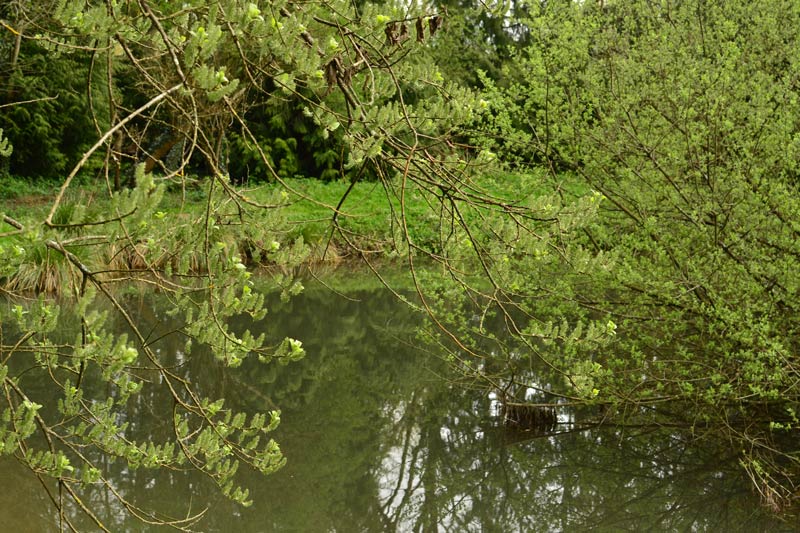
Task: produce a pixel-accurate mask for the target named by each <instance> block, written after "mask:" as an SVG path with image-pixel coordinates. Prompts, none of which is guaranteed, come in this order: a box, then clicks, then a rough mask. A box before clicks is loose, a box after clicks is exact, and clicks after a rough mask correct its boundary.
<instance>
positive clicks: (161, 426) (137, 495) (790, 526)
mask: <svg viewBox="0 0 800 533" xmlns="http://www.w3.org/2000/svg"><path fill="white" fill-rule="evenodd" d="M125 301H126V305H128V306H129V308H130V310H131V311H132V312H135V313H136V315H137V316H139V317H140V318H141V319H143V320H145V321H148V322H149V323H150V324H151V325H152V330H151V331H150V334H151V335H153V338H155V337H156V336H158V335H160V334H161V333H162V332H164V331H168V330H169V329H170V328H171V327H173V326H174V324H173V323H172V319H171V318H170V317H168V316H167V315H166V313H165V309H164V308H163V307H162V306H161V305H160V304H159V303H158V298H157V297H156V296H154V295H143V296H130V297H128V298H126V300H125ZM420 320H422V317H420V316H417V315H415V314H413V313H412V312H411V311H409V309H408V308H407V307H405V306H404V305H403V304H401V303H399V302H397V300H396V299H395V298H394V297H393V296H392V295H391V294H389V293H388V291H385V290H383V291H382V290H378V289H370V290H349V291H348V292H347V294H346V295H337V294H334V293H332V292H331V291H328V290H326V289H324V288H322V287H319V286H314V285H313V284H312V285H310V286H309V288H308V289H307V290H306V292H305V293H304V294H302V295H301V296H298V297H296V298H294V299H292V300H291V301H289V302H287V303H282V302H280V301H278V300H277V299H276V300H275V301H273V302H271V304H270V313H269V314H268V315H267V317H266V319H265V320H264V321H263V322H262V323H260V324H259V326H258V329H259V330H261V331H265V332H266V333H267V334H268V338H271V339H276V340H277V339H280V338H281V337H282V336H285V335H288V336H291V337H295V338H298V339H301V340H302V341H303V343H304V346H305V347H306V351H307V353H308V355H307V357H306V358H305V359H304V360H302V361H300V362H297V363H292V364H290V365H278V364H269V365H264V364H260V363H258V362H256V361H252V362H250V361H248V362H246V363H245V364H244V365H243V366H242V367H241V368H239V369H236V370H233V371H223V370H222V369H221V368H220V367H219V366H218V365H217V364H215V363H214V362H213V360H212V359H211V357H210V356H209V355H208V354H206V353H203V352H202V350H201V349H199V348H197V347H195V348H194V349H193V350H192V352H191V353H190V354H186V353H183V350H184V340H183V339H179V338H176V337H167V338H165V339H164V340H162V341H160V342H159V344H158V349H159V350H160V353H161V354H162V355H163V356H164V357H165V358H167V359H168V360H170V359H171V360H173V361H174V362H176V363H183V364H184V365H185V371H186V373H187V376H189V378H190V379H191V380H192V382H193V383H195V384H196V386H198V387H199V388H200V389H201V390H202V391H203V393H204V394H207V395H209V396H212V395H219V396H224V397H225V398H226V402H227V403H226V406H228V407H233V408H235V409H243V410H248V411H256V410H270V409H275V408H280V409H281V410H282V417H281V418H282V423H281V425H280V427H279V428H278V429H277V430H276V432H275V433H274V438H275V439H276V440H277V441H278V442H279V443H280V445H281V448H282V450H283V451H284V454H285V455H286V457H287V459H288V462H287V465H286V466H285V467H284V468H283V469H282V470H280V471H278V472H277V473H275V474H273V475H271V476H267V477H261V476H259V475H256V474H254V473H252V472H242V480H243V482H244V484H245V485H246V486H248V487H249V488H250V489H251V496H252V497H253V499H254V504H253V506H252V507H250V508H242V507H239V506H236V505H234V504H232V503H230V502H228V501H227V500H226V499H225V498H224V497H222V496H220V495H219V494H218V493H217V492H216V489H215V488H214V487H213V486H212V485H211V484H210V483H208V481H207V480H206V479H204V478H203V477H202V476H200V475H197V474H192V473H185V472H155V471H153V470H146V469H137V470H134V471H131V470H130V469H128V468H127V466H126V465H124V464H123V463H121V462H116V463H113V464H108V465H107V468H109V470H110V471H112V472H113V473H114V483H115V487H116V488H117V490H119V492H120V493H121V494H123V495H125V497H127V498H129V499H131V500H132V501H134V502H136V503H137V504H139V505H141V506H144V507H147V508H153V509H156V510H160V511H161V512H163V513H165V514H167V515H171V516H186V515H187V514H192V513H195V512H198V511H200V510H202V509H203V508H204V507H205V506H208V511H207V512H206V514H205V515H204V517H203V519H202V520H201V521H200V522H199V523H197V524H196V525H195V526H194V529H195V530H198V531H219V532H229V531H236V532H239V533H245V532H262V531H288V532H294V531H297V532H316V531H319V532H327V531H338V532H348V533H349V532H358V531H452V532H463V531H476V532H478V531H480V532H493V531H497V532H513V531H520V532H530V531H537V532H539V531H589V530H597V531H648V530H650V531H652V530H655V531H780V530H785V531H793V530H795V529H796V524H795V523H782V522H777V521H775V520H774V519H772V518H771V517H769V516H768V515H765V514H764V513H763V511H762V509H761V508H760V507H759V505H758V500H757V498H756V496H755V495H754V493H753V492H752V490H751V489H750V486H749V484H748V482H747V480H746V479H745V478H744V477H743V475H742V471H741V470H740V469H739V468H738V466H737V464H736V457H735V456H733V455H731V454H730V451H728V450H726V449H725V448H724V447H723V446H720V445H718V444H715V443H712V442H699V443H698V442H693V441H692V440H691V439H690V437H689V436H687V435H684V434H681V433H678V432H676V431H674V430H668V429H659V428H620V427H606V428H601V429H592V430H581V429H580V428H578V427H575V426H570V425H560V426H559V427H558V430H557V433H558V434H556V435H539V436H533V435H530V434H527V435H526V434H511V433H509V432H507V431H505V430H504V429H503V428H502V426H501V424H499V421H498V420H497V418H496V417H495V416H493V413H492V408H491V402H490V400H489V398H488V397H487V396H486V395H485V394H484V393H481V392H479V391H474V390H467V389H465V388H464V387H463V386H461V385H460V384H457V383H456V382H455V381H454V380H453V379H451V378H453V376H450V375H448V367H447V366H446V365H445V364H444V363H443V361H442V360H441V359H440V358H439V357H438V356H437V354H436V352H435V349H434V348H430V347H427V348H426V347H424V346H420V341H419V340H418V339H417V338H416V337H415V334H414V333H415V328H416V326H417V325H418V324H419V323H420ZM65 327H67V328H69V327H75V324H72V325H70V324H69V320H65ZM123 329H124V328H120V331H122V330H123ZM73 336H74V334H70V337H73ZM28 386H29V387H32V388H33V390H34V391H35V394H37V395H38V398H39V401H40V403H44V402H43V401H42V400H46V398H47V397H48V394H49V392H48V390H47V387H46V385H45V384H42V385H41V386H39V388H38V389H37V387H36V384H35V383H28ZM168 401H169V400H168V398H167V397H166V396H159V395H158V394H150V395H147V396H143V397H140V398H138V399H137V400H136V401H135V402H132V403H131V406H130V409H129V412H128V413H126V414H125V419H126V421H127V422H129V424H130V427H131V431H132V432H133V434H134V435H135V436H136V437H138V438H143V436H145V435H153V436H154V437H155V438H156V439H158V440H162V439H166V438H167V436H168V435H169V432H170V427H169V423H168V419H167V418H166V416H165V415H164V413H165V409H164V405H163V404H164V403H168ZM166 412H168V409H167V410H166ZM0 484H2V486H3V487H4V488H5V489H4V490H3V491H0V499H1V501H0V531H19V532H24V531H36V532H38V531H55V530H57V526H56V524H57V520H56V516H55V512H54V510H53V508H52V506H51V505H49V504H48V501H47V498H46V496H45V494H44V492H43V490H42V489H41V486H40V485H39V484H38V481H36V479H35V478H34V477H33V476H31V475H30V474H28V473H27V472H26V471H25V470H24V469H23V468H21V467H20V466H19V465H17V464H16V463H15V462H14V461H13V460H11V459H6V460H4V461H2V462H0ZM84 497H85V499H86V503H87V504H89V505H91V506H92V507H93V508H95V509H97V510H98V512H99V514H100V515H101V516H102V517H103V519H104V521H105V522H106V524H107V526H108V527H109V529H111V530H112V531H145V530H152V529H153V528H152V527H150V526H143V525H142V524H141V523H138V522H136V521H133V520H131V519H130V518H128V517H127V515H126V513H125V512H124V510H123V509H121V508H120V506H119V504H118V503H116V502H115V500H114V499H113V498H110V497H109V495H108V494H107V493H105V492H104V491H100V490H88V491H86V493H85V494H84ZM83 523H84V524H85V525H86V526H87V528H88V522H83ZM89 529H91V528H89Z"/></svg>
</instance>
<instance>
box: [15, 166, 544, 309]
mask: <svg viewBox="0 0 800 533" xmlns="http://www.w3.org/2000/svg"><path fill="white" fill-rule="evenodd" d="M543 182H544V179H543V177H541V176H539V177H535V176H534V177H532V176H525V175H502V176H485V177H483V178H482V179H481V180H480V183H475V182H471V183H464V184H461V185H462V186H463V187H464V188H463V189H462V190H456V191H455V193H449V194H454V195H458V196H459V197H458V198H452V197H451V198H446V194H445V193H444V192H441V191H440V190H438V189H433V190H425V189H422V188H421V187H420V186H419V185H402V186H401V184H400V183H389V184H387V183H382V182H357V183H354V184H351V183H347V182H343V181H331V182H322V181H319V180H314V179H290V180H285V181H284V182H282V183H273V184H263V185H257V186H232V185H229V184H225V185H224V187H222V186H220V184H219V183H217V184H215V185H214V186H212V187H209V182H208V181H195V182H193V183H192V184H191V185H189V186H178V185H175V184H169V183H161V184H160V185H159V181H158V179H157V178H156V179H155V180H154V181H153V183H152V184H151V185H148V186H147V187H150V188H149V189H147V190H140V188H137V189H135V190H126V191H122V192H120V193H114V194H113V195H109V194H108V191H106V190H105V189H104V188H101V187H96V186H95V187H80V188H76V189H74V190H69V191H68V192H67V194H66V195H65V196H64V197H63V199H61V201H60V203H59V205H58V206H57V208H56V210H55V211H54V213H53V216H52V218H51V224H50V226H48V225H46V224H45V221H46V220H47V217H48V215H49V212H50V209H51V206H52V204H53V202H54V201H55V199H56V192H55V190H53V191H52V192H50V193H47V188H46V187H43V186H36V187H31V188H30V189H26V187H25V186H24V183H22V182H20V183H22V185H19V184H17V185H16V186H15V187H13V188H11V189H9V190H13V191H14V192H15V193H14V194H13V195H10V196H11V197H9V198H5V199H3V204H2V205H3V207H2V210H1V211H2V213H0V214H2V215H4V216H6V217H8V218H7V219H6V221H5V222H4V223H3V224H2V226H0V259H3V261H4V263H5V266H4V269H3V270H2V271H0V287H2V288H3V289H4V290H6V291H11V292H45V293H59V292H61V291H64V290H65V289H68V288H69V287H72V286H74V284H75V283H76V282H80V278H81V274H80V272H79V270H80V268H78V269H76V268H75V267H76V266H77V265H78V263H77V262H76V261H79V262H80V263H81V264H83V265H85V266H86V267H87V268H88V269H89V270H91V271H92V272H99V273H101V274H99V275H102V276H105V277H106V278H107V279H117V278H119V279H122V278H125V277H126V276H128V275H132V274H139V273H142V272H147V271H151V272H156V271H158V272H160V273H166V274H167V275H172V274H180V275H188V274H198V273H202V272H204V271H205V270H206V269H207V263H206V262H207V260H206V259H205V257H206V256H207V255H208V252H209V251H210V248H218V249H219V250H220V251H221V253H223V254H224V255H225V256H226V257H227V258H228V259H230V260H235V261H234V262H235V263H237V264H242V265H244V266H245V267H247V268H258V267H266V268H277V269H279V270H281V271H283V272H286V271H287V270H288V271H292V270H294V269H296V268H298V267H299V266H300V265H320V264H329V265H335V264H338V263H341V262H351V261H355V260H361V259H363V258H367V259H370V260H372V261H381V262H384V263H385V262H394V263H398V264H404V262H405V261H407V259H408V258H409V256H414V257H418V256H425V255H436V254H439V253H440V252H441V250H442V249H443V248H444V247H445V245H446V243H447V241H448V240H452V238H453V234H454V233H455V232H457V231H458V229H459V228H458V226H459V224H461V223H463V222H465V221H466V222H470V221H476V220H477V219H479V218H480V217H483V216H485V215H486V213H488V212H489V211H491V210H492V209H494V208H495V206H493V205H491V204H488V205H472V204H470V203H469V198H468V194H469V193H470V191H480V192H481V193H482V194H485V195H487V197H488V198H493V199H496V200H497V201H498V202H499V201H502V202H505V203H509V204H513V203H522V202H525V201H527V199H528V198H529V197H530V196H535V195H540V194H541V193H542V189H543V185H542V184H543ZM6 189H8V187H6V188H5V189H4V190H6ZM456 202H461V203H463V204H464V205H466V206H467V207H468V208H466V209H463V210H462V211H459V212H454V211H453V208H452V206H453V205H454V203H456ZM126 206H128V207H126ZM131 206H133V207H131ZM100 227H102V228H103V229H102V230H100V229H99V228H100ZM62 248H63V249H62ZM65 252H69V254H72V259H70V257H68V255H67V254H65Z"/></svg>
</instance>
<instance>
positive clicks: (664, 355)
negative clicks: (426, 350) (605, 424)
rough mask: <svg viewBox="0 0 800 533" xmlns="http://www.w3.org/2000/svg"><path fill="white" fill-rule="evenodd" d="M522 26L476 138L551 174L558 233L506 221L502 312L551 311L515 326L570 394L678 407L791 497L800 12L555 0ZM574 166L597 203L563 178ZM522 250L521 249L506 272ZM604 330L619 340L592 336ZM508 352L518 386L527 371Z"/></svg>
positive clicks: (550, 227)
mask: <svg viewBox="0 0 800 533" xmlns="http://www.w3.org/2000/svg"><path fill="white" fill-rule="evenodd" d="M522 22H523V23H524V24H526V26H527V27H528V28H529V29H530V30H531V31H530V34H529V35H530V39H531V42H530V46H528V47H527V48H525V50H524V51H521V52H520V53H518V54H516V55H515V56H514V58H513V59H512V61H511V62H510V63H509V64H508V65H507V67H506V70H505V72H506V77H505V78H504V79H503V80H502V83H501V82H497V83H494V82H492V80H488V79H486V85H487V91H486V93H485V96H484V97H483V98H484V100H483V102H482V104H481V105H480V106H479V108H478V112H479V115H478V117H477V118H478V120H479V123H480V124H481V126H482V127H483V128H485V129H484V130H483V132H482V134H481V135H478V136H476V139H478V141H477V142H479V143H480V144H481V145H482V146H484V147H485V149H489V150H491V151H493V152H496V153H498V154H499V157H500V159H501V160H504V161H506V162H507V163H508V164H509V165H513V166H514V167H515V168H526V167H527V166H531V165H533V166H541V167H545V168H547V169H548V172H549V173H550V175H551V183H552V185H551V186H552V187H553V190H554V191H555V193H556V195H555V196H553V198H552V201H551V202H550V205H551V207H552V209H551V210H549V211H548V210H546V209H544V208H543V206H540V207H538V208H537V210H536V211H533V210H530V209H529V210H528V211H526V213H530V214H531V215H532V216H534V217H536V218H537V219H539V220H540V221H542V222H541V223H540V224H539V225H538V227H539V229H538V230H534V229H531V233H530V235H529V236H528V237H519V236H517V235H516V234H515V233H514V231H517V233H518V230H516V228H517V227H519V225H516V224H513V225H511V226H509V230H508V231H505V232H504V231H502V228H503V226H502V225H501V223H500V222H497V226H496V227H498V228H501V229H499V230H495V233H496V235H497V237H498V238H499V239H500V241H501V243H502V244H498V245H497V246H496V247H491V246H486V245H484V249H483V252H482V253H481V254H480V256H481V257H483V259H482V263H483V264H482V266H483V267H488V270H487V271H488V272H490V273H491V276H492V277H493V278H494V279H495V282H496V286H497V287H498V289H499V290H504V291H507V290H509V289H512V290H513V293H514V294H515V297H514V298H510V299H509V300H508V302H506V301H505V300H504V299H503V298H499V297H497V296H494V297H493V298H492V300H491V302H492V305H494V306H495V307H497V306H499V307H501V308H502V307H503V306H507V307H514V308H516V309H521V310H523V311H524V312H525V314H526V315H528V316H534V317H536V319H534V320H528V319H525V320H523V321H522V323H521V325H520V324H516V326H515V328H514V329H515V330H516V331H518V332H519V337H520V340H521V341H522V342H523V343H525V344H527V345H528V346H529V348H530V350H531V351H532V352H534V353H538V354H540V356H541V358H542V359H543V360H544V361H545V363H546V365H548V366H549V367H550V368H551V369H554V370H555V371H557V373H558V374H560V375H562V376H563V380H564V383H565V384H566V385H567V387H566V389H563V388H558V387H553V390H552V392H553V393H554V394H564V395H567V396H570V397H574V398H576V399H583V400H585V401H593V402H601V403H604V404H606V405H607V406H610V407H612V409H614V411H615V412H617V413H619V414H620V415H621V416H626V415H627V416H644V417H645V418H647V416H645V415H647V414H648V413H656V412H658V411H657V410H652V411H646V412H643V411H642V410H641V409H638V408H637V407H641V406H643V405H653V406H657V405H664V404H668V403H669V404H670V405H671V406H673V407H672V410H673V411H683V412H686V413H689V415H688V418H689V420H688V421H687V423H690V424H693V425H694V427H695V430H696V431H698V432H699V431H700V425H701V424H702V425H704V427H709V428H712V430H713V431H714V432H718V431H719V432H722V433H723V434H724V438H727V439H731V440H732V442H735V444H734V446H736V447H737V451H738V450H745V452H744V456H743V462H744V464H745V465H746V467H747V469H748V472H749V473H750V474H751V476H752V477H753V479H754V481H756V482H757V485H758V488H759V490H760V491H761V492H762V495H763V496H764V499H765V502H767V503H769V504H770V505H773V506H775V507H776V508H777V507H781V506H782V505H786V504H788V503H791V502H792V500H793V498H794V493H793V488H792V487H794V486H795V482H796V476H797V475H798V474H799V473H800V472H799V471H798V470H797V468H796V466H795V465H796V460H797V457H798V450H797V447H796V446H794V445H788V446H787V445H786V444H785V441H779V439H776V438H774V435H773V434H772V433H771V431H770V428H773V429H774V428H780V429H783V428H784V427H785V426H786V424H790V422H789V421H788V418H789V417H788V416H787V413H793V412H796V411H797V409H798V407H799V406H798V402H800V396H798V395H797V393H796V391H795V390H794V385H793V384H794V383H795V382H796V380H797V378H798V376H800V366H798V360H797V357H796V353H797V349H798V346H797V343H796V339H797V338H798V330H797V324H796V320H795V315H796V311H797V309H798V308H799V307H800V301H798V298H797V294H798V293H797V280H796V276H795V274H794V272H795V271H796V270H797V269H798V267H800V265H798V261H797V258H798V257H800V250H799V249H798V247H797V242H798V241H797V222H796V220H795V219H796V215H795V214H796V213H797V212H798V210H799V209H800V204H798V191H797V184H798V182H797V168H796V167H797V161H796V157H794V154H795V152H796V149H797V141H798V138H797V134H796V130H797V124H798V123H800V108H798V102H800V94H799V93H798V87H797V84H796V83H795V80H796V79H797V76H798V68H800V63H798V58H797V54H796V50H797V46H798V42H797V34H796V32H795V31H794V30H793V28H796V27H797V24H798V23H800V10H798V8H797V6H796V5H795V4H794V3H792V2H783V1H775V2H769V3H768V4H764V3H760V4H758V5H755V4H747V5H744V4H731V3H725V2H682V3H679V4H658V5H657V6H653V4H652V3H648V2H626V3H619V2H615V3H610V4H609V5H608V6H607V7H604V8H599V7H598V6H595V5H593V3H591V4H585V5H580V4H577V3H552V2H547V3H542V4H538V5H536V6H532V7H531V11H530V13H529V17H527V18H523V19H522ZM565 170H569V171H570V174H572V175H575V176H578V177H579V178H580V179H581V180H582V181H583V182H584V184H585V185H584V188H583V192H578V194H577V195H575V194H574V193H570V191H568V190H565V189H563V188H561V186H560V184H558V183H557V182H556V180H557V179H558V178H559V176H560V175H562V174H561V173H563V172H564V171H565ZM586 189H590V190H591V191H594V192H589V193H588V194H587V193H586ZM533 207H534V205H531V206H530V208H533ZM535 213H538V214H535ZM548 217H552V219H551V220H552V221H553V222H552V223H551V224H546V223H544V220H546V219H547V218H548ZM529 227H531V226H529ZM478 240H479V239H478ZM472 243H473V245H475V244H476V239H472ZM517 243H519V244H520V245H521V246H519V247H517V246H516V244H517ZM510 245H515V246H514V248H515V249H522V250H524V252H522V253H521V254H520V253H514V254H509V255H507V256H506V257H508V264H509V266H508V267H507V269H505V270H503V269H499V268H497V267H496V266H495V265H496V264H497V263H495V262H493V261H491V260H490V258H492V257H497V255H496V254H500V253H502V251H501V250H503V249H505V250H508V249H509V247H510ZM495 250H496V251H495ZM493 254H495V255H493ZM537 255H538V257H537ZM496 268H497V270H495V269H496ZM532 273H535V274H534V275H531V274H532ZM520 301H522V302H523V303H522V304H517V302H520ZM533 301H535V302H536V303H535V304H534V303H524V302H533ZM501 310H502V309H501ZM550 315H555V317H553V318H554V320H553V321H552V322H551V321H550V320H546V318H547V317H548V316H550ZM558 315H562V316H566V317H567V318H568V319H569V322H570V323H571V324H578V326H574V325H573V326H567V327H566V328H565V327H558V328H555V327H554V326H552V324H557V323H559V321H560V320H559V319H558V318H557V317H558ZM543 319H544V320H545V321H544V327H542V324H541V322H542V320H543ZM589 319H591V320H589ZM608 320H610V322H607V321H608ZM604 323H607V324H614V326H615V327H614V328H613V330H614V332H615V333H616V335H614V336H613V338H609V339H607V340H608V342H606V343H601V344H598V343H597V342H593V341H592V334H591V333H590V331H594V332H595V333H598V332H602V330H603V324H604ZM524 324H530V325H529V326H525V325H524ZM579 324H585V326H584V330H583V331H582V332H581V331H579V329H578V328H580V326H579ZM573 328H576V329H575V330H574V331H575V333H570V331H572V330H573ZM586 328H588V329H586ZM565 332H566V333H565ZM587 341H588V342H587ZM548 342H551V343H553V344H551V346H552V348H547V343H548ZM506 357H507V359H508V361H506V363H507V364H508V367H509V370H507V372H506V375H507V374H508V372H511V375H512V376H513V375H514V374H513V372H514V369H515V368H517V369H518V368H519V367H520V366H525V364H526V362H525V359H526V356H524V355H519V354H514V355H510V354H507V355H506ZM594 391H597V393H596V394H595V392H594ZM733 420H739V421H740V422H739V423H736V422H733ZM776 424H777V425H776Z"/></svg>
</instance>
